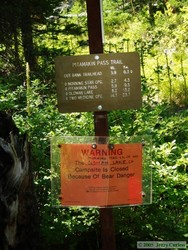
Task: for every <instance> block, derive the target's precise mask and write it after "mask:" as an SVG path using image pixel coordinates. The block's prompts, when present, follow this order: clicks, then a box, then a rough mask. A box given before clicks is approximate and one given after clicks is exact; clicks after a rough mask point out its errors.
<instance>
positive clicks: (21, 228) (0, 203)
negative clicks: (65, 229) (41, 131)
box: [0, 112, 38, 250]
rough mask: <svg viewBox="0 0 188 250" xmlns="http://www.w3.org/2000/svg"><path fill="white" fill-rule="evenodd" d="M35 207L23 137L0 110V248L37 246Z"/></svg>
mask: <svg viewBox="0 0 188 250" xmlns="http://www.w3.org/2000/svg"><path fill="white" fill-rule="evenodd" d="M37 232H38V210H37V202H36V196H35V192H34V185H33V173H32V168H31V163H30V149H29V143H28V141H27V138H26V136H23V135H19V131H18V129H17V128H16V126H15V124H14V122H13V120H12V119H11V117H10V116H8V115H7V114H6V113H4V112H0V249H2V250H9V249H15V250H17V249H19V250H21V249H23V250H27V249H28V250H30V249H32V250H33V249H37V242H38V233H37Z"/></svg>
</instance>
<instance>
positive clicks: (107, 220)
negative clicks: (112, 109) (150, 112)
mask: <svg viewBox="0 0 188 250" xmlns="http://www.w3.org/2000/svg"><path fill="white" fill-rule="evenodd" d="M86 3H87V18H88V36H89V49H90V54H98V53H103V37H102V27H101V6H100V3H101V0H86ZM94 124H95V136H99V137H100V136H101V140H100V142H101V143H103V138H102V136H108V113H107V112H106V111H98V112H94ZM112 212H113V211H112V208H100V223H101V238H102V249H103V250H109V249H110V250H115V249H116V244H115V232H114V222H113V213H112Z"/></svg>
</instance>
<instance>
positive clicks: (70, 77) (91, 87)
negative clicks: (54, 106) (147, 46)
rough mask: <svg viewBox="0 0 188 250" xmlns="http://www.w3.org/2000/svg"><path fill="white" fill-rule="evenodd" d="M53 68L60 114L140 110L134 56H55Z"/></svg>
mask: <svg viewBox="0 0 188 250" xmlns="http://www.w3.org/2000/svg"><path fill="white" fill-rule="evenodd" d="M55 67H56V83H57V99H58V109H59V111H60V112H62V113H69V112H88V111H109V110H117V109H131V108H139V107H141V102H142V101H141V80H140V61H139V55H138V53H137V52H128V53H116V54H91V55H85V56H59V57H57V58H56V59H55Z"/></svg>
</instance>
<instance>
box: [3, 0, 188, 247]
mask: <svg viewBox="0 0 188 250" xmlns="http://www.w3.org/2000/svg"><path fill="white" fill-rule="evenodd" d="M34 2H35V1H32V3H33V4H34ZM58 2H59V1H57V3H55V2H53V3H54V5H53V6H51V7H50V8H47V6H45V11H44V12H45V13H46V15H47V13H48V14H52V16H50V17H48V18H45V21H44V22H42V23H41V22H39V23H37V22H36V19H35V21H34V23H33V28H34V31H33V40H34V44H35V48H36V51H35V54H36V56H37V61H38V68H37V70H36V71H34V72H33V71H31V72H30V69H29V68H28V67H27V70H26V73H25V69H23V65H24V62H23V61H21V65H22V67H21V69H19V73H18V71H17V69H15V67H13V64H12V62H13V61H14V60H15V54H14V56H13V54H11V53H7V51H6V46H5V45H4V42H3V43H2V45H1V47H0V56H1V55H2V57H0V66H1V69H0V109H1V110H6V111H8V112H11V113H12V114H13V118H14V121H15V122H16V125H17V126H18V128H19V129H20V132H21V133H27V134H28V137H29V140H30V142H31V144H32V164H33V169H34V176H35V186H36V192H37V196H38V204H39V211H40V218H41V237H42V241H41V242H43V246H41V249H58V248H60V247H62V246H63V247H64V248H65V249H70V250H71V249H100V230H99V210H98V209H93V208H87V209H80V208H62V209H59V208H54V207H52V206H51V197H50V196H51V187H50V186H51V183H50V146H49V141H50V137H52V136H54V135H57V134H58V135H64V136H66V135H67V136H87V135H88V136H89V135H93V134H94V125H93V114H92V113H71V114H60V113H59V112H58V110H57V108H56V106H57V100H56V94H55V92H56V90H55V81H54V57H55V56H56V55H62V54H63V55H75V54H87V53H88V51H89V50H88V38H87V27H86V21H87V19H86V15H85V2H84V1H75V2H74V5H73V6H72V7H70V6H69V8H68V9H66V8H64V7H63V6H64V5H60V6H59V5H58ZM147 2H148V1H138V0H137V1H119V0H118V1H110V0H108V1H107V0H106V1H104V6H103V7H104V23H105V44H104V50H105V52H107V53H113V52H126V51H134V50H137V51H138V52H139V54H140V61H141V73H142V92H143V107H142V108H141V109H139V110H127V111H125V110H118V111H112V112H109V115H108V117H109V133H110V135H111V136H116V137H122V136H124V137H125V138H130V137H131V136H142V135H144V136H146V135H149V136H151V137H152V145H153V146H152V147H151V152H152V161H151V168H152V169H153V204H152V205H147V206H140V207H128V208H127V207H126V208H115V209H114V218H115V226H116V236H117V237H116V238H117V249H135V248H136V241H138V240H185V239H186V235H187V231H186V230H187V228H186V220H187V218H186V213H188V211H187V201H188V193H187V190H186V185H187V182H188V178H187V171H188V144H187V141H188V126H187V124H188V112H187V109H186V108H187V105H188V95H187V93H188V92H187V91H188V86H187V69H188V68H187V65H188V57H187V55H186V54H187V53H186V52H187V41H188V40H187V36H186V34H187V31H188V30H187V27H188V25H187V24H188V6H187V1H173V0H169V1H168V4H167V10H165V13H162V12H161V11H156V12H155V14H154V21H155V25H153V26H152V25H151V23H150V22H149V14H148V13H149V12H148V4H147ZM157 2H158V3H161V2H162V1H157ZM46 3H47V1H42V2H40V4H42V5H40V6H39V5H38V2H37V5H36V6H37V9H36V10H35V11H34V14H38V13H40V9H41V8H42V6H43V5H45V4H46ZM56 4H57V5H56ZM39 7H40V8H39ZM53 10H54V11H53ZM59 10H61V11H59ZM35 17H36V16H35ZM4 28H5V27H4ZM19 35H20V34H18V37H19ZM7 44H8V43H7ZM7 44H6V45H7ZM19 46H21V45H19ZM12 50H13V51H14V49H13V46H12V45H11V51H12ZM10 54H11V55H12V58H11V59H12V60H10V63H9V59H8V58H10ZM13 57H14V58H13ZM19 60H23V51H22V49H20V51H19ZM5 62H6V63H5ZM19 62H20V61H19ZM20 70H21V71H20ZM125 245H126V246H127V248H125Z"/></svg>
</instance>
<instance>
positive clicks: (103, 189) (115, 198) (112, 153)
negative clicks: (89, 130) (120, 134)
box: [60, 143, 142, 207]
mask: <svg viewBox="0 0 188 250" xmlns="http://www.w3.org/2000/svg"><path fill="white" fill-rule="evenodd" d="M60 153H61V166H60V167H61V204H62V205H64V206H99V207H106V206H118V205H129V204H130V205H131V204H142V144H141V143H131V144H115V145H107V144H94V145H91V144H61V145H60Z"/></svg>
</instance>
